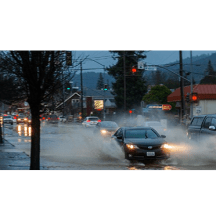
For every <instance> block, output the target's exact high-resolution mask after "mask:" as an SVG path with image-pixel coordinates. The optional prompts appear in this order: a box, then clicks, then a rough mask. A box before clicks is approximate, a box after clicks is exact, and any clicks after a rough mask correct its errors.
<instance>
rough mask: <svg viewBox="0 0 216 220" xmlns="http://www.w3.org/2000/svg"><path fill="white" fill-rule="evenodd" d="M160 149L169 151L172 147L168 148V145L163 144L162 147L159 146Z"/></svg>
mask: <svg viewBox="0 0 216 220" xmlns="http://www.w3.org/2000/svg"><path fill="white" fill-rule="evenodd" d="M161 148H163V149H171V148H172V146H170V145H168V144H163V145H161Z"/></svg>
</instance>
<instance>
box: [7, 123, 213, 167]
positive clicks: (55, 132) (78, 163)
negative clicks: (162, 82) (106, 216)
mask: <svg viewBox="0 0 216 220" xmlns="http://www.w3.org/2000/svg"><path fill="white" fill-rule="evenodd" d="M4 132H5V137H6V139H7V140H8V141H9V142H11V143H12V144H14V146H15V147H16V148H17V149H19V150H21V151H23V152H25V153H26V154H28V155H29V156H30V144H31V137H30V136H31V127H28V126H26V125H23V124H22V125H21V124H20V125H16V124H15V125H13V126H11V127H6V128H5V129H4ZM166 136H167V141H168V142H169V143H170V145H172V150H171V157H170V158H169V159H168V160H166V161H155V162H150V163H149V162H148V163H145V162H138V161H134V162H130V161H127V160H125V159H124V153H123V151H122V150H121V148H120V147H119V146H117V145H111V143H110V142H109V141H104V140H103V139H102V138H100V137H98V136H96V135H95V134H94V133H93V129H91V128H90V129H88V128H87V129H86V128H83V127H82V126H81V125H80V124H73V123H71V124H69V123H68V124H66V123H59V124H47V123H45V122H42V123H41V151H40V156H41V165H42V166H43V165H44V166H47V167H49V169H62V170H64V169H71V170H146V169H147V170H203V169H216V159H215V158H216V157H215V151H214V150H212V148H211V149H209V148H208V147H207V146H203V145H201V146H199V145H198V144H197V143H191V142H189V141H188V140H187V138H186V135H185V131H183V130H181V129H175V130H173V129H172V132H171V131H168V132H167V133H166Z"/></svg>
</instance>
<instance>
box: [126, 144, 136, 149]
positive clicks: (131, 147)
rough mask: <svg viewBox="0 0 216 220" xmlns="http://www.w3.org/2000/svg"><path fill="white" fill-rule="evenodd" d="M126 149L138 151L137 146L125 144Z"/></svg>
mask: <svg viewBox="0 0 216 220" xmlns="http://www.w3.org/2000/svg"><path fill="white" fill-rule="evenodd" d="M126 147H127V148H128V149H130V150H133V149H138V147H137V145H135V144H126Z"/></svg>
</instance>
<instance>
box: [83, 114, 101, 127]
mask: <svg viewBox="0 0 216 220" xmlns="http://www.w3.org/2000/svg"><path fill="white" fill-rule="evenodd" d="M98 122H101V120H100V119H99V118H98V117H96V116H89V117H86V118H85V119H84V120H83V122H82V125H83V126H84V127H85V128H89V127H95V126H96V124H97V123H98Z"/></svg>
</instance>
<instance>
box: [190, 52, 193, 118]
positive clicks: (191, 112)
mask: <svg viewBox="0 0 216 220" xmlns="http://www.w3.org/2000/svg"><path fill="white" fill-rule="evenodd" d="M190 72H191V96H192V93H193V66H192V51H190ZM190 118H191V119H192V118H193V102H191V103H190Z"/></svg>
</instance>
